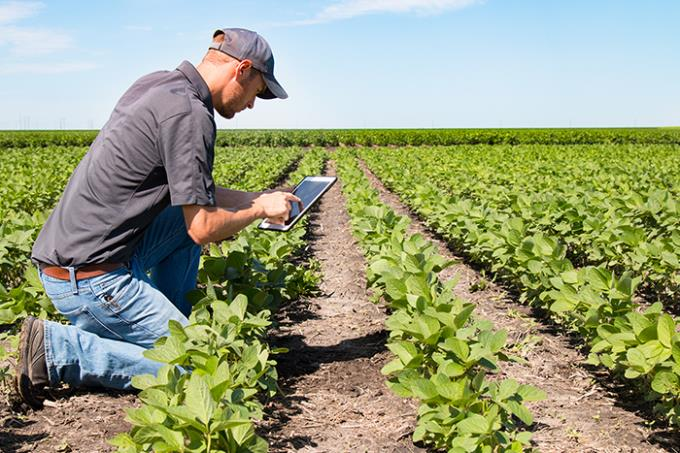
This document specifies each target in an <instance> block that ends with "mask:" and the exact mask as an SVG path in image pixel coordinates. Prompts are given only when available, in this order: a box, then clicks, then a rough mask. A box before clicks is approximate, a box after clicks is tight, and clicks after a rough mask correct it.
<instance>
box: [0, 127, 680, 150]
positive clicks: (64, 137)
mask: <svg viewBox="0 0 680 453" xmlns="http://www.w3.org/2000/svg"><path fill="white" fill-rule="evenodd" d="M97 132H98V131H96V130H89V131H3V132H0V149H2V148H11V147H47V146H54V145H59V146H88V145H90V143H92V141H94V139H95V137H96V135H97ZM217 143H218V145H220V146H237V145H238V146H242V145H247V146H343V145H344V146H354V145H362V146H372V145H399V146H406V145H464V144H469V145H477V144H488V145H493V144H508V145H517V144H596V143H612V144H625V143H637V144H652V143H664V144H677V143H680V129H677V128H610V129H288V130H228V129H226V130H221V131H218V133H217Z"/></svg>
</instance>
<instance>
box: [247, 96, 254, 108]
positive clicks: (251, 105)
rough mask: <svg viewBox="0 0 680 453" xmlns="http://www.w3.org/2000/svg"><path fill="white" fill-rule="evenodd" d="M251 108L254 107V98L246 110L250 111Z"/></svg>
mask: <svg viewBox="0 0 680 453" xmlns="http://www.w3.org/2000/svg"><path fill="white" fill-rule="evenodd" d="M253 107H255V98H253V99H252V100H251V101H250V102H249V103H248V108H249V109H252V108H253Z"/></svg>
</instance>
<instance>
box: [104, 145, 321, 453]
mask: <svg viewBox="0 0 680 453" xmlns="http://www.w3.org/2000/svg"><path fill="white" fill-rule="evenodd" d="M324 161H325V153H324V152H323V151H320V150H316V151H311V152H309V153H307V155H306V156H305V157H304V158H303V160H302V161H301V162H300V165H299V167H298V169H297V171H296V172H294V173H293V174H292V175H291V176H290V178H289V182H290V183H294V182H297V180H298V179H301V178H302V176H303V175H308V174H318V173H319V172H320V171H321V169H322V167H323V165H324ZM305 228H306V222H305V223H303V224H302V225H301V226H298V227H296V228H295V229H294V230H293V231H291V232H289V233H287V234H280V233H275V232H264V231H261V230H258V229H257V228H255V227H249V228H247V229H246V230H244V231H242V232H241V233H239V235H238V236H237V239H236V240H234V241H225V242H222V243H221V244H219V245H212V246H211V247H210V253H209V254H208V255H205V256H203V257H202V260H201V268H200V271H199V280H200V282H201V287H202V288H201V289H200V290H197V291H195V292H194V294H192V295H191V298H192V299H193V302H194V306H193V310H192V313H191V317H190V319H189V324H188V325H186V326H181V325H180V324H178V323H172V324H171V325H170V332H171V334H170V336H169V337H166V338H162V339H160V340H159V341H158V342H157V343H156V345H155V346H154V348H153V349H150V350H149V351H146V352H145V353H144V355H145V356H146V357H147V358H149V359H152V360H156V361H159V362H162V363H164V364H165V365H164V366H163V368H162V369H161V370H160V371H159V373H158V374H157V376H152V375H142V376H137V377H135V378H134V380H133V385H134V386H135V387H136V388H138V389H140V390H141V393H140V394H139V399H140V400H141V402H142V406H141V407H140V408H135V409H128V410H127V414H128V415H127V420H128V421H129V422H130V423H132V425H133V428H132V430H131V431H130V432H129V433H123V434H121V435H119V436H117V437H116V438H114V439H113V440H112V441H111V443H112V444H113V445H115V446H117V447H118V451H119V452H126V453H127V452H142V451H154V452H212V451H222V452H229V453H236V452H245V451H249V452H265V451H267V443H266V441H265V440H264V439H263V438H261V437H259V436H258V435H257V434H256V433H255V430H254V424H253V421H254V420H257V419H261V418H262V403H261V402H260V401H259V400H258V398H260V399H262V398H267V397H271V396H273V395H274V394H275V393H276V392H277V389H278V387H277V385H276V379H277V375H276V369H275V368H274V366H275V365H276V362H275V361H274V360H273V359H272V355H273V354H274V353H276V352H279V351H272V350H271V349H270V348H269V346H268V345H267V343H266V341H265V335H266V332H267V328H268V327H269V326H270V325H271V322H272V321H271V310H272V309H276V308H277V306H278V305H279V304H280V303H281V302H282V301H286V300H292V299H295V298H297V297H299V295H300V294H301V293H303V292H306V291H309V290H310V289H312V288H313V286H314V284H315V277H314V273H313V271H310V270H309V269H306V268H304V267H302V266H297V267H296V266H294V265H292V264H290V263H289V262H288V261H289V260H290V258H291V257H292V256H293V254H294V253H296V251H297V250H299V249H300V248H301V247H303V246H304V243H305V241H304V240H303V238H302V236H303V235H304V233H305ZM186 371H190V372H186Z"/></svg>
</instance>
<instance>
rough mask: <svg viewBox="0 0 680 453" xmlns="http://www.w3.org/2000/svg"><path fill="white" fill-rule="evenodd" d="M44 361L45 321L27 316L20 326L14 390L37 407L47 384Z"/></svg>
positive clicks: (40, 404)
mask: <svg viewBox="0 0 680 453" xmlns="http://www.w3.org/2000/svg"><path fill="white" fill-rule="evenodd" d="M49 382H50V381H49V378H48V376H47V362H46V361H45V323H44V322H43V321H42V320H40V319H36V318H34V317H33V316H29V317H28V318H26V319H25V320H24V323H23V325H22V326H21V336H20V338H19V361H18V362H17V366H16V390H17V393H18V394H19V396H20V397H21V399H22V400H24V401H25V402H26V403H28V405H30V406H31V407H32V408H34V409H39V408H41V407H42V405H43V401H44V399H45V395H44V389H45V387H46V386H47V385H48V384H49Z"/></svg>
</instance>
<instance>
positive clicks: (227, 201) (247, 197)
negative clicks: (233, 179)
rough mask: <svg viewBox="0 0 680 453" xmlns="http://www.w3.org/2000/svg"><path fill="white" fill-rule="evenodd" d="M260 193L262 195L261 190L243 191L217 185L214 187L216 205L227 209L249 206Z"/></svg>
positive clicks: (232, 209) (235, 209) (234, 209)
mask: <svg viewBox="0 0 680 453" xmlns="http://www.w3.org/2000/svg"><path fill="white" fill-rule="evenodd" d="M260 195H262V192H243V191H241V190H232V189H227V188H225V187H217V188H216V189H215V199H216V201H217V203H216V204H217V207H218V208H222V209H226V210H228V211H237V210H240V209H245V208H247V207H249V206H251V205H252V204H253V201H254V200H255V199H256V198H257V197H259V196H260Z"/></svg>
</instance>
